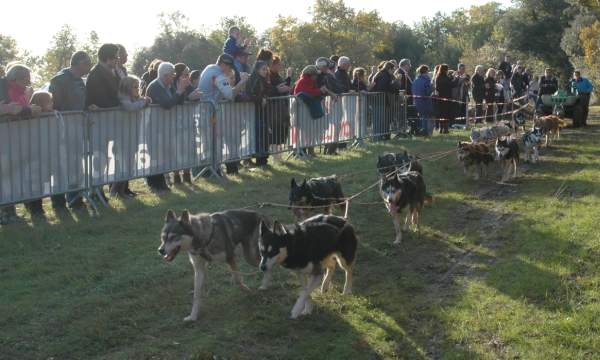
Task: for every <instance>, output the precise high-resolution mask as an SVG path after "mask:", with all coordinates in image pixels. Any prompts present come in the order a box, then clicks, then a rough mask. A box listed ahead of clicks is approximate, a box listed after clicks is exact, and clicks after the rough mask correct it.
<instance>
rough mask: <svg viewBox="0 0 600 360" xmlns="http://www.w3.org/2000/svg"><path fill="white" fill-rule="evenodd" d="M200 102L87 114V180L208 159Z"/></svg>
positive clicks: (187, 165) (100, 181) (133, 174)
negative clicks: (170, 107)
mask: <svg viewBox="0 0 600 360" xmlns="http://www.w3.org/2000/svg"><path fill="white" fill-rule="evenodd" d="M207 106H209V104H206V103H189V104H185V105H181V106H176V107H174V108H172V109H169V110H166V109H162V108H160V107H158V106H152V107H148V108H146V109H143V110H140V111H131V112H128V111H123V110H119V109H110V110H101V111H95V112H93V113H90V153H91V160H90V163H91V166H90V172H91V174H90V176H91V185H92V186H100V185H104V184H108V183H111V182H116V181H125V180H131V179H135V178H139V177H144V176H150V175H156V174H163V173H167V172H170V171H176V170H181V169H187V168H192V167H195V166H198V165H201V164H207V163H209V158H210V146H209V145H208V144H209V143H210V142H209V138H210V137H209V136H207V135H208V134H207V132H208V121H209V120H208V116H209V114H210V112H208V111H205V108H206V107H207Z"/></svg>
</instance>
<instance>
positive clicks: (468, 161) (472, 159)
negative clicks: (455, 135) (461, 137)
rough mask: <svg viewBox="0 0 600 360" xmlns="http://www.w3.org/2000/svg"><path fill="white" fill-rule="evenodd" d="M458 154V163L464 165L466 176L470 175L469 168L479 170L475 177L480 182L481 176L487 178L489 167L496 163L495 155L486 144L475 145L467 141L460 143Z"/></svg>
mask: <svg viewBox="0 0 600 360" xmlns="http://www.w3.org/2000/svg"><path fill="white" fill-rule="evenodd" d="M456 153H457V156H458V161H460V162H461V163H462V165H463V171H464V173H465V175H467V174H468V172H469V168H471V167H476V168H477V171H476V172H475V175H474V176H475V180H479V177H480V176H484V177H485V176H487V167H488V165H489V164H491V163H493V162H494V155H493V154H492V152H491V151H490V148H489V147H488V146H487V145H486V144H473V143H468V142H466V141H459V142H458V149H457V152H456Z"/></svg>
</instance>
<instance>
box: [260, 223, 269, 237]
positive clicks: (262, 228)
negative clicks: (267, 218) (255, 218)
mask: <svg viewBox="0 0 600 360" xmlns="http://www.w3.org/2000/svg"><path fill="white" fill-rule="evenodd" d="M270 232H271V229H269V227H268V226H267V224H265V222H264V221H261V222H260V235H261V236H262V235H263V234H268V233H270Z"/></svg>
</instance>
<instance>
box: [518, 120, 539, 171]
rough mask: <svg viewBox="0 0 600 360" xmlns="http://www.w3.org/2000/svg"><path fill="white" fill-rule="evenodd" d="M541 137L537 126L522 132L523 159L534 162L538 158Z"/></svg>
mask: <svg viewBox="0 0 600 360" xmlns="http://www.w3.org/2000/svg"><path fill="white" fill-rule="evenodd" d="M543 137H544V134H543V133H542V129H541V128H540V127H537V126H534V127H533V129H531V130H528V131H527V132H526V133H525V134H523V136H522V138H521V139H522V140H523V145H524V147H525V161H531V162H532V163H534V164H535V163H536V162H537V161H538V160H539V159H540V153H539V148H540V145H541V143H542V138H543Z"/></svg>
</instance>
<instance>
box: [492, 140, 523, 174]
mask: <svg viewBox="0 0 600 360" xmlns="http://www.w3.org/2000/svg"><path fill="white" fill-rule="evenodd" d="M496 156H497V158H498V160H499V161H501V166H502V182H505V181H507V180H510V179H514V178H516V177H517V165H518V164H519V144H517V141H516V140H515V139H512V138H510V137H508V138H507V137H503V138H499V139H498V140H496ZM511 167H512V168H513V175H512V176H511V174H510V173H511Z"/></svg>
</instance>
